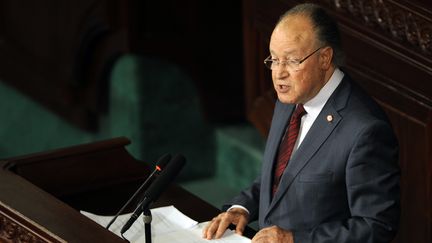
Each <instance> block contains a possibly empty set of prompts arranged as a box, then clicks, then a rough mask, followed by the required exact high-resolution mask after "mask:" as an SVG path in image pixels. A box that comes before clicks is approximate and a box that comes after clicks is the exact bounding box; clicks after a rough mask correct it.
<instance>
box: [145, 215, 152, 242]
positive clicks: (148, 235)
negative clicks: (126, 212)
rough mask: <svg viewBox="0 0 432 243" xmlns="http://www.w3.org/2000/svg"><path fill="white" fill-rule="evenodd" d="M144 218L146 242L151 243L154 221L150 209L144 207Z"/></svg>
mask: <svg viewBox="0 0 432 243" xmlns="http://www.w3.org/2000/svg"><path fill="white" fill-rule="evenodd" d="M143 220H144V231H145V242H146V243H151V242H152V240H151V238H152V237H151V221H152V215H151V212H150V209H148V207H147V208H144V209H143Z"/></svg>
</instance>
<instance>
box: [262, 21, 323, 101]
mask: <svg viewBox="0 0 432 243" xmlns="http://www.w3.org/2000/svg"><path fill="white" fill-rule="evenodd" d="M320 47H321V46H319V43H318V41H317V40H316V35H315V32H314V29H313V27H312V23H311V22H310V20H309V19H308V18H307V17H304V16H301V15H294V16H289V17H287V18H286V19H285V20H283V21H282V22H281V23H279V24H278V25H277V26H276V28H275V29H274V31H273V34H272V36H271V40H270V54H271V57H272V59H273V60H278V61H282V62H284V61H289V60H291V61H299V60H302V59H303V58H305V57H306V56H308V55H309V54H311V53H313V52H314V51H315V50H316V49H318V48H320ZM324 49H325V48H323V49H320V50H318V51H317V52H316V53H314V54H313V55H311V56H310V57H309V58H307V59H306V60H305V61H304V62H302V63H301V64H300V65H298V66H297V67H294V68H293V67H290V65H279V66H278V67H277V68H274V69H273V70H272V79H273V86H274V89H275V90H276V93H277V95H278V98H279V100H280V101H281V102H282V103H292V104H304V103H306V102H307V101H309V100H310V99H312V98H313V97H314V96H315V95H317V94H318V92H319V91H320V89H321V88H322V87H323V86H324V85H325V83H326V82H327V80H328V77H327V76H326V71H328V68H329V67H328V63H325V61H324V59H325V58H322V57H321V55H322V53H321V52H323V51H326V50H327V51H328V48H326V50H324ZM323 64H324V65H323ZM294 66H295V65H294Z"/></svg>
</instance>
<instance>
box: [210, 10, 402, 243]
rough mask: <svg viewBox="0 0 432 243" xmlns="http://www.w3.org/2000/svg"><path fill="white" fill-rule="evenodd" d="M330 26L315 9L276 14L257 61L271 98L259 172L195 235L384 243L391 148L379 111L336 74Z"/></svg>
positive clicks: (389, 235)
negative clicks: (247, 231) (248, 232)
mask: <svg viewBox="0 0 432 243" xmlns="http://www.w3.org/2000/svg"><path fill="white" fill-rule="evenodd" d="M341 56H342V55H341V50H340V40H339V32H338V29H337V25H336V23H335V22H334V21H333V20H332V19H331V18H330V17H329V16H328V14H327V13H326V12H325V11H324V10H323V9H322V8H320V7H319V6H317V5H314V4H301V5H298V6H296V7H294V8H293V9H291V10H289V11H288V12H287V13H285V14H284V15H283V16H282V17H281V19H280V21H279V22H278V23H277V25H276V27H275V29H274V31H273V33H272V36H271V40H270V56H269V57H268V58H267V59H266V60H265V64H266V65H267V66H268V67H269V68H270V69H271V70H272V78H273V85H274V88H275V90H276V92H277V95H278V100H277V102H276V106H275V110H274V114H273V119H272V124H271V129H270V132H269V135H268V139H267V144H266V149H265V152H264V162H263V165H262V171H261V175H260V176H259V177H258V178H257V179H256V180H255V181H254V183H253V184H252V186H251V187H250V188H248V189H246V190H244V191H243V192H242V193H241V194H240V195H239V196H237V197H235V198H234V199H233V200H232V201H231V202H229V204H228V205H226V206H225V209H226V210H227V211H225V212H223V213H221V214H220V215H218V216H217V217H215V218H214V219H213V220H212V221H211V222H210V223H209V224H208V225H207V227H206V228H205V229H204V231H203V237H204V238H207V239H212V238H219V237H221V236H222V234H223V232H224V231H225V230H226V228H227V227H228V226H229V225H230V224H234V225H236V232H237V233H239V234H241V233H242V232H243V230H244V228H245V226H246V224H247V223H248V222H250V221H252V220H256V219H258V221H259V227H260V230H259V231H258V232H257V234H256V235H255V237H254V238H253V239H252V242H288V243H289V242H295V243H304V242H306V243H312V242H313V243H327V242H340V243H342V242H346V243H354V242H361V243H368V242H369V243H377V242H390V241H391V240H392V239H393V238H394V236H395V234H396V232H397V228H398V224H399V216H400V202H399V200H400V189H399V179H400V178H399V177H400V172H399V167H398V145H397V141H396V138H395V135H394V133H393V130H392V128H391V125H390V124H389V121H388V120H387V118H386V116H385V114H384V112H383V111H382V110H381V109H380V107H379V106H378V105H377V104H376V103H375V102H374V100H373V99H372V98H370V97H369V96H368V95H367V94H366V93H364V92H363V91H362V90H361V89H360V88H359V87H358V86H357V85H356V84H355V83H354V82H352V80H351V78H350V77H349V76H348V75H347V74H345V73H344V72H342V71H341V70H340V69H339V68H338V67H339V66H340V63H341Z"/></svg>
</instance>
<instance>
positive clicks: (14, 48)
mask: <svg viewBox="0 0 432 243" xmlns="http://www.w3.org/2000/svg"><path fill="white" fill-rule="evenodd" d="M241 25H242V17H241V1H240V0H236V1H226V2H209V1H199V0H185V1H176V0H167V1H151V0H115V1H109V0H77V1H72V2H69V1H60V2H59V1H57V0H46V1H35V2H28V1H7V0H0V56H1V59H0V80H1V81H2V82H5V83H8V84H9V85H11V86H13V87H15V88H17V89H18V90H20V91H21V92H23V93H24V94H26V95H28V96H30V97H31V98H32V99H33V100H35V101H37V102H39V103H41V104H42V105H44V106H46V107H47V108H49V109H50V110H51V111H53V112H55V113H56V114H58V115H59V116H61V117H63V118H64V119H65V120H67V121H69V122H70V123H72V124H74V125H76V126H78V127H81V128H85V129H88V130H95V129H97V125H98V117H99V115H100V114H101V113H103V112H105V111H106V110H107V98H108V97H107V96H108V89H109V87H108V75H109V71H110V70H111V68H112V65H113V63H114V62H115V61H116V58H118V57H119V56H120V55H122V54H125V53H130V54H135V55H142V56H146V57H149V58H156V59H163V60H166V61H168V62H170V63H172V64H173V65H177V66H179V67H180V68H181V69H182V71H184V72H185V73H186V74H187V75H189V76H190V77H191V80H192V81H193V82H194V84H195V86H196V88H197V90H198V95H199V98H200V99H201V104H202V111H203V113H204V114H205V116H206V118H208V120H210V121H217V122H220V121H222V122H223V121H238V120H244V95H243V82H242V81H243V76H242V75H243V70H242V67H243V65H242V48H241V45H242V38H241V37H242V32H241ZM178 92H181V90H179V91H178ZM221 94H223V95H221Z"/></svg>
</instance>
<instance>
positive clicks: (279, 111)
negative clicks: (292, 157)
mask: <svg viewBox="0 0 432 243" xmlns="http://www.w3.org/2000/svg"><path fill="white" fill-rule="evenodd" d="M294 107H295V105H289V104H282V103H280V102H277V103H276V107H275V110H274V112H275V114H274V115H273V119H274V120H273V121H272V126H271V129H270V132H269V137H268V140H267V145H266V146H267V148H268V151H266V154H264V158H265V160H266V161H267V162H266V163H264V164H263V168H262V174H261V175H262V177H261V180H262V182H263V183H262V185H264V186H265V187H266V188H263V190H262V191H265V192H268V193H266V194H265V195H262V197H261V199H262V200H263V204H264V205H269V204H270V202H271V191H272V178H273V166H274V161H275V156H276V154H277V151H278V148H279V143H280V140H281V139H282V137H283V135H284V133H285V128H286V125H287V123H288V120H289V118H290V117H291V113H292V112H293V111H294Z"/></svg>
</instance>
